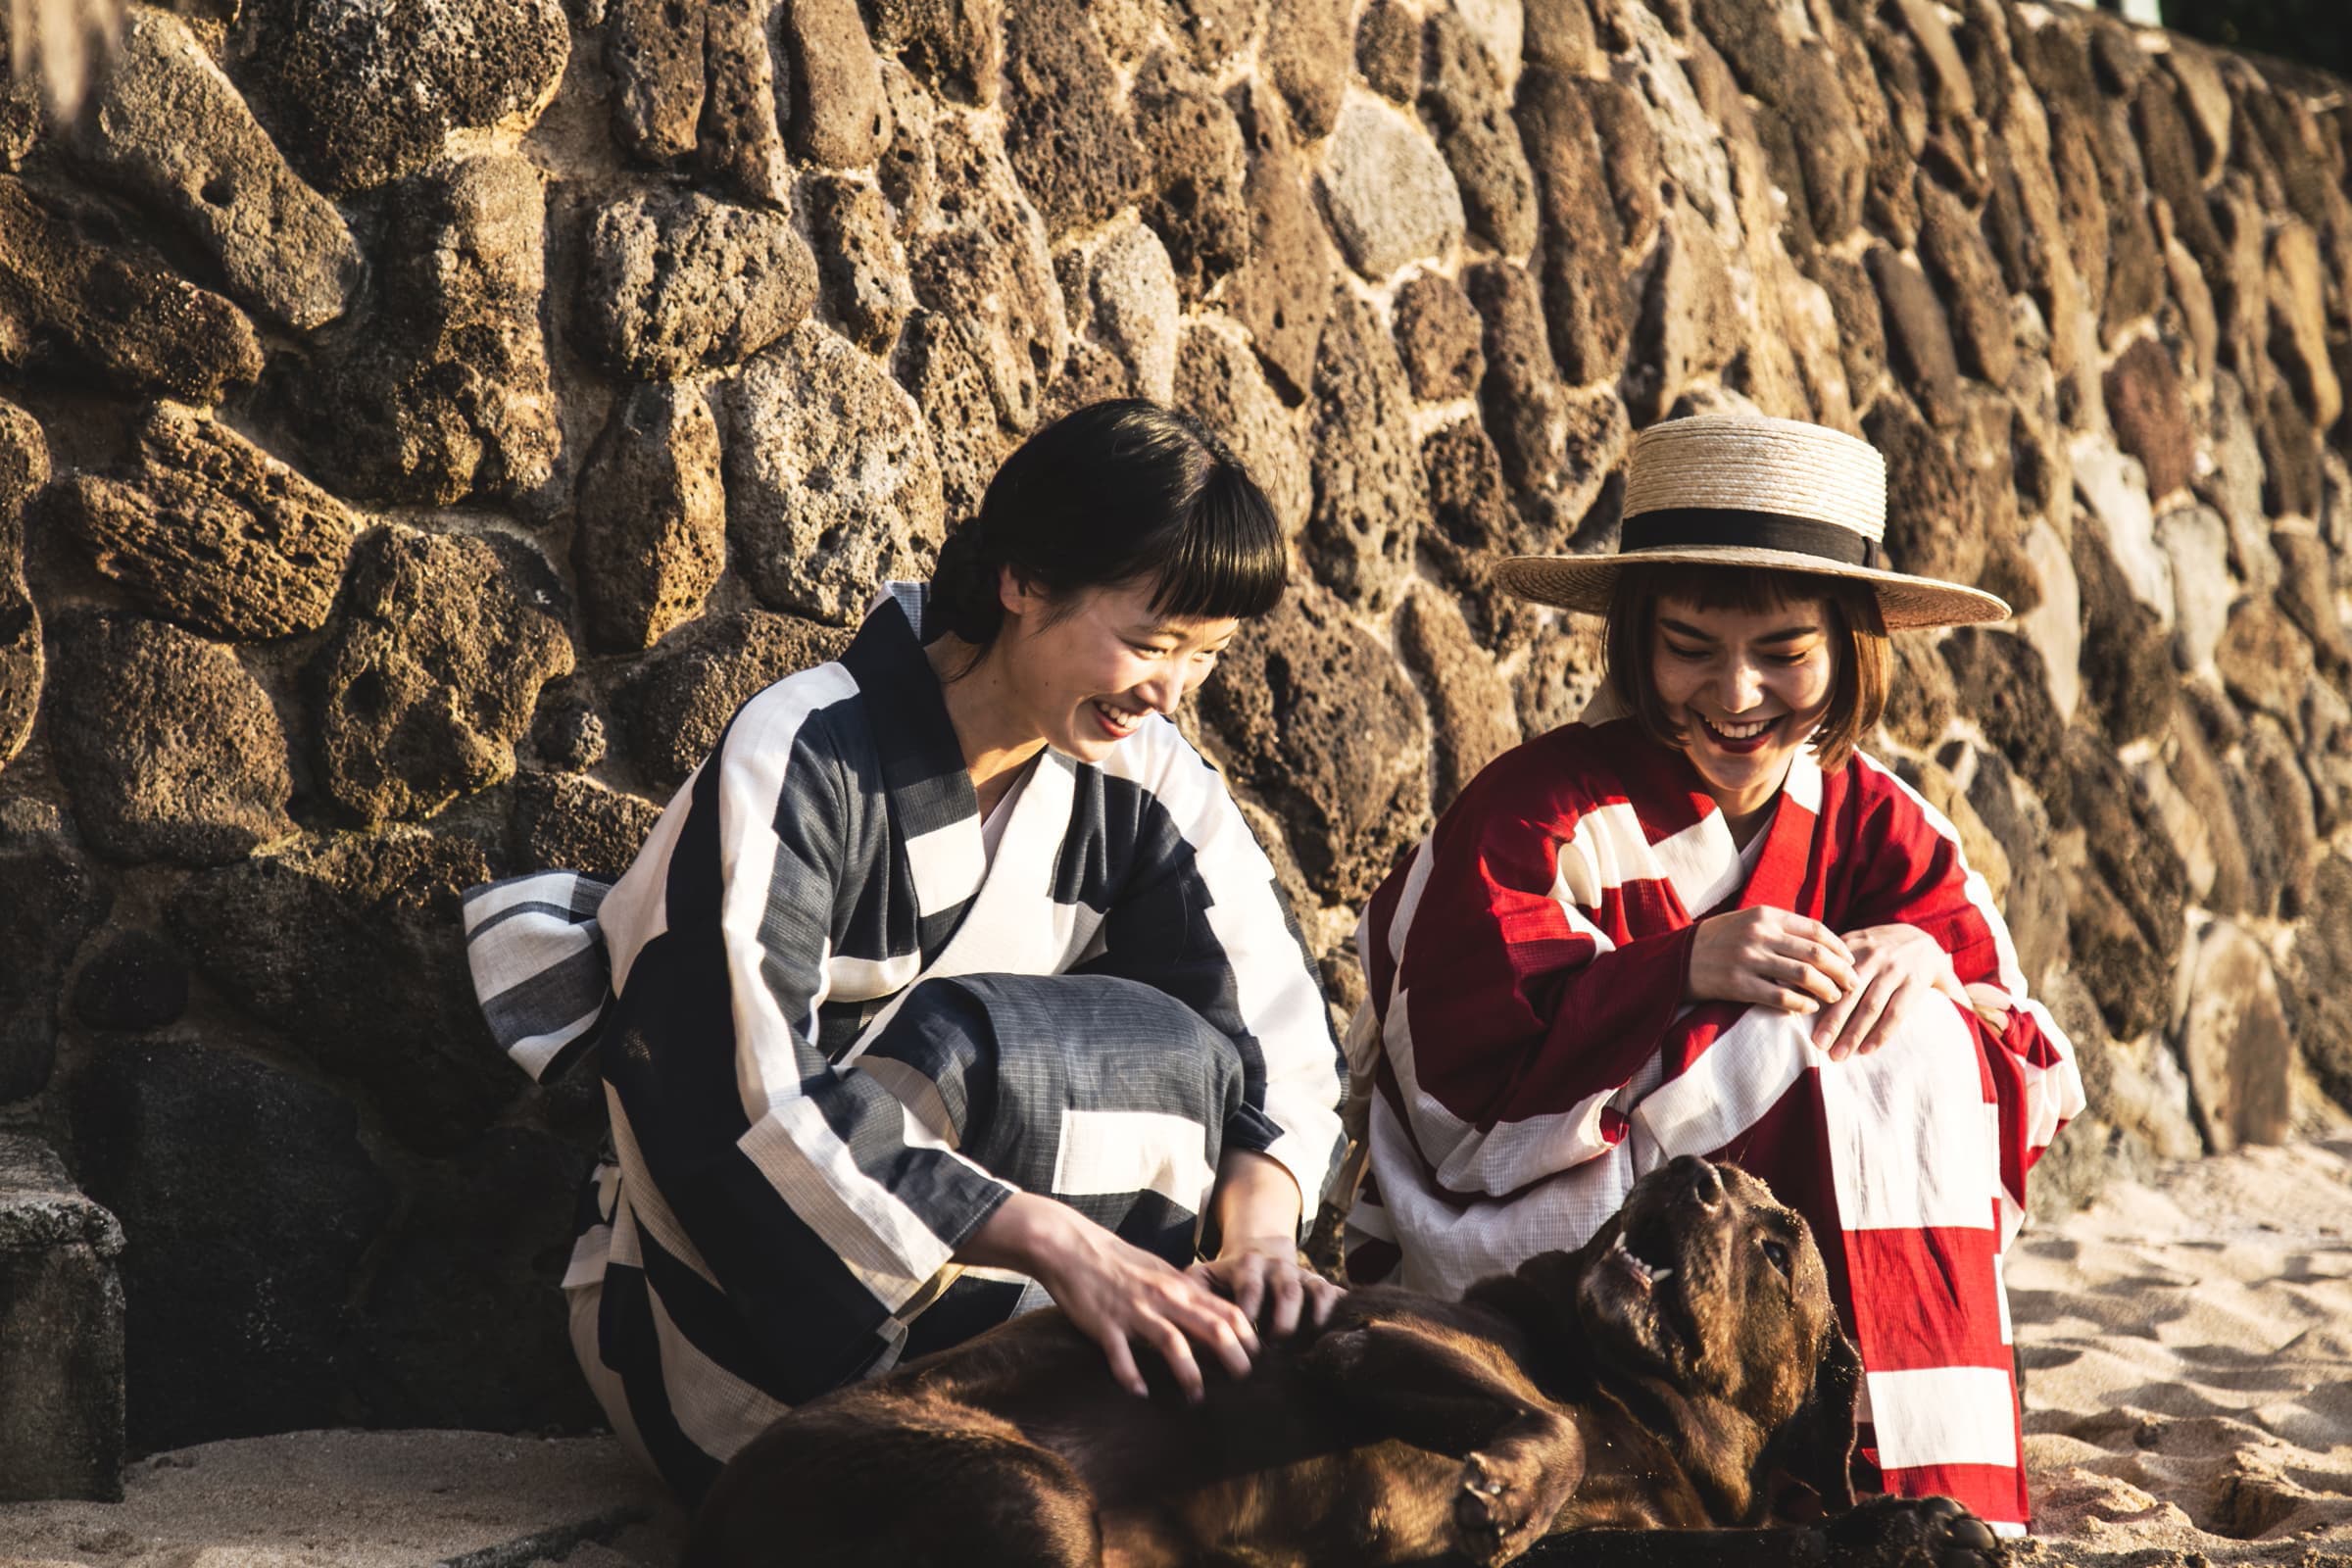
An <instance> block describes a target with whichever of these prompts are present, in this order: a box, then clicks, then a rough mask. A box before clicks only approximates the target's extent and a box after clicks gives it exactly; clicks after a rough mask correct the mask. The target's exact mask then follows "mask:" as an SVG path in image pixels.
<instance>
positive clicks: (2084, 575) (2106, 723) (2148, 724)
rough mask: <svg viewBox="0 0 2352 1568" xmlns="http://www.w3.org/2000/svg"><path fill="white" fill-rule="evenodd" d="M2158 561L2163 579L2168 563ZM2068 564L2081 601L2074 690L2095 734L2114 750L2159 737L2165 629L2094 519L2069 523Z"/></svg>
mask: <svg viewBox="0 0 2352 1568" xmlns="http://www.w3.org/2000/svg"><path fill="white" fill-rule="evenodd" d="M2159 559H2160V560H2165V561H2166V569H2167V571H2168V573H2169V571H2170V562H2169V558H2164V557H2162V556H2161V555H2160V556H2159ZM2074 565H2075V580H2076V582H2077V583H2078V584H2079V585H2080V588H2081V591H2082V689H2083V693H2084V695H2085V696H2087V697H2088V698H2089V699H2090V703H2091V707H2092V708H2093V709H2094V710H2095V711H2096V712H2097V714H2098V719H2099V726H2100V728H2101V729H2102V730H2103V731H2104V732H2105V733H2106V735H2107V738H2108V740H2109V741H2110V742H2111V743H2112V744H2114V745H2116V746H2123V745H2125V744H2127V743H2129V742H2131V741H2134V740H2137V739H2139V738H2141V737H2142V736H2148V735H2155V734H2159V733H2161V732H2162V730H2163V728H2164V726H2165V725H2166V724H2167V723H2168V722H2169V721H2170V719H2171V716H2172V711H2173V690H2174V686H2175V684H2176V681H2175V677H2174V674H2173V659H2172V641H2173V640H2172V637H2171V635H2170V630H2171V629H2170V628H2169V627H2168V626H2166V624H2165V623H2164V620H2163V619H2162V618H2161V617H2160V616H2158V615H2157V613H2156V612H2155V611H2153V610H2151V609H2149V608H2148V606H2147V605H2145V604H2143V603H2142V602H2141V601H2140V600H2139V599H2138V598H2137V597H2136V596H2135V595H2134V594H2133V593H2132V590H2131V584H2130V583H2129V582H2128V581H2126V579H2125V576H2124V572H2123V570H2122V568H2121V567H2120V566H2118V564H2116V560H2115V557H2114V555H2113V554H2111V553H2110V551H2109V549H2108V541H2107V536H2106V530H2105V529H2104V528H2103V527H2101V525H2100V524H2099V521H2098V519H2097V518H2095V517H2078V518H2076V519H2075V544H2074Z"/></svg>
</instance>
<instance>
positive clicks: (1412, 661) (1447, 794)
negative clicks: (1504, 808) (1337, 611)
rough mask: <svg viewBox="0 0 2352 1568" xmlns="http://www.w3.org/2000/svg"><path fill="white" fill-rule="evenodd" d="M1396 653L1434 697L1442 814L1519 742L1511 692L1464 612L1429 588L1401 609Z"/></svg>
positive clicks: (1434, 799)
mask: <svg viewBox="0 0 2352 1568" xmlns="http://www.w3.org/2000/svg"><path fill="white" fill-rule="evenodd" d="M1448 597H1449V596H1448ZM1397 652H1398V653H1399V654H1400V655H1402V656H1403V659H1404V663H1405V667H1406V668H1408V669H1410V670H1411V671H1412V672H1413V674H1414V675H1415V676H1416V677H1418V678H1419V680H1420V682H1421V689H1422V690H1423V691H1424V692H1425V693H1427V694H1428V697H1429V716H1430V724H1431V728H1432V730H1433V731H1434V735H1433V742H1434V750H1435V751H1436V754H1437V755H1436V758H1435V765H1434V768H1433V771H1432V776H1431V798H1430V807H1431V809H1433V810H1437V811H1444V810H1445V809H1446V808H1447V807H1448V806H1450V805H1452V804H1453V799H1454V797H1455V796H1457V795H1459V794H1461V792H1462V786H1463V785H1465V784H1467V783H1469V782H1470V780H1471V779H1472V778H1473V777H1475V776H1476V775H1477V773H1478V770H1479V769H1480V768H1482V767H1484V766H1486V765H1487V764H1488V763H1489V762H1491V761H1493V760H1495V758H1497V757H1499V756H1501V755H1502V754H1503V753H1504V752H1507V751H1509V750H1510V749H1511V748H1512V747H1514V746H1516V745H1518V744H1519V741H1520V733H1519V717H1518V714H1517V713H1516V712H1515V711H1513V709H1512V706H1511V689H1510V686H1509V685H1508V684H1507V683H1506V682H1505V681H1504V680H1503V678H1502V676H1501V674H1500V673H1499V672H1497V671H1496V669H1495V665H1494V662H1492V661H1491V660H1490V659H1489V658H1488V656H1487V654H1486V651H1485V650H1483V649H1481V648H1480V647H1479V646H1478V642H1477V639H1475V638H1474V637H1472V636H1471V634H1470V627H1469V625H1468V624H1467V623H1466V622H1465V621H1464V620H1463V619H1462V614H1461V612H1460V611H1458V610H1456V609H1455V608H1454V607H1453V605H1452V604H1451V603H1449V602H1447V598H1442V597H1441V596H1440V595H1438V594H1436V593H1433V592H1432V591H1430V590H1429V589H1428V588H1426V587H1424V588H1417V589H1415V590H1414V591H1413V592H1412V593H1410V594H1407V595H1406V596H1405V598H1404V602H1403V604H1402V605H1401V606H1400V607H1399V608H1398V609H1397Z"/></svg>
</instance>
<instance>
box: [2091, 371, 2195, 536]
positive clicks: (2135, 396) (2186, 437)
mask: <svg viewBox="0 0 2352 1568" xmlns="http://www.w3.org/2000/svg"><path fill="white" fill-rule="evenodd" d="M2104 384H2105V387H2106V392H2107V417H2108V418H2109V419H2111V420H2112V421H2113V422H2114V426H2115V439H2116V443H2117V444H2118V445H2119V446H2121V447H2122V448H2123V449H2124V450H2125V451H2126V452H2128V453H2130V454H2131V456H2132V457H2134V458H2137V459H2138V460H2139V464H2140V466H2141V467H2142V468H2143V469H2145V470H2146V474H2147V486H2148V493H2149V495H2150V496H2152V497H2155V498H2156V499H2158V500H2162V499H2163V498H2164V497H2166V496H2169V495H2171V494H2173V493H2174V492H2175V491H2177V490H2180V489H2184V488H2185V487H2186V486H2187V484H2188V481H2189V475H2190V460H2191V459H2192V458H2193V457H2194V456H2195V455H2196V445H2195V438H2194V437H2193V436H2192V435H2191V434H2190V433H2189V426H2188V408H2187V405H2186V404H2185V403H2184V402H2183V401H2182V399H2181V395H2180V374H2179V372H2177V371H2176V370H2175V369H2174V368H2173V361H2172V356H2170V355H2168V354H2166V353H2165V352H2164V346H2163V345H2162V344H2160V343H2158V342H2157V341H2156V340H2155V339H2154V338H2146V337H2143V338H2140V339H2138V340H2136V341H2135V342H2133V343H2132V345H2131V347H2130V348H2128V349H2126V350H2125V351H2124V352H2123V353H2122V354H2120V355H2118V356H2117V357H2116V361H2115V363H2114V364H2113V365H2112V366H2110V367H2108V369H2107V374H2106V377H2105V383H2104Z"/></svg>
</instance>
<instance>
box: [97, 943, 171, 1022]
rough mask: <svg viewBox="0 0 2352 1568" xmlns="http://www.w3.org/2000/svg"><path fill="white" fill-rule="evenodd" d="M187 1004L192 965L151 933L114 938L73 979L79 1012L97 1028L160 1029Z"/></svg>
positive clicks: (169, 944) (168, 944) (169, 945)
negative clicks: (190, 966)
mask: <svg viewBox="0 0 2352 1568" xmlns="http://www.w3.org/2000/svg"><path fill="white" fill-rule="evenodd" d="M187 1005H188V966H187V964H186V962H185V961H184V960H182V959H181V957H180V956H179V953H178V951H177V950H176V949H174V948H173V947H172V944H171V943H169V942H167V941H165V940H164V939H163V938H162V937H159V936H157V935H156V934H155V933H154V932H152V931H145V930H130V931H124V932H122V933H120V934H118V935H117V936H115V937H114V938H113V939H112V940H111V941H109V942H108V943H107V944H106V946H105V947H103V948H101V949H99V950H98V953H97V956H94V957H93V958H91V959H90V961H89V962H88V963H85V964H83V965H82V968H81V973H80V974H79V975H77V976H75V977H74V980H73V1016H74V1017H76V1018H78V1019H80V1020H81V1021H82V1022H83V1023H85V1024H88V1025H89V1026H90V1027H91V1028H93V1029H122V1030H136V1029H160V1028H162V1027H163V1026H164V1025H166V1024H171V1023H177V1022H178V1021H179V1015H180V1014H181V1013H182V1012H184V1011H185V1010H186V1009H187Z"/></svg>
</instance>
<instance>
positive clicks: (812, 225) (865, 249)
mask: <svg viewBox="0 0 2352 1568" xmlns="http://www.w3.org/2000/svg"><path fill="white" fill-rule="evenodd" d="M807 196H808V200H809V233H810V235H811V237H813V239H814V240H815V242H816V271H817V276H818V277H819V279H821V280H822V282H823V285H824V296H825V304H826V306H827V307H828V308H829V309H830V310H831V311H832V313H833V319H835V320H837V321H839V322H840V323H841V329H842V331H844V332H845V333H847V334H848V335H849V339H850V341H851V342H853V343H855V344H857V345H858V347H859V348H861V349H863V350H865V351H866V352H867V353H868V354H881V355H888V354H889V353H890V351H891V348H892V346H893V345H894V344H896V343H897V342H898V340H899V329H900V328H901V327H903V326H905V325H906V324H907V315H908V314H909V313H910V312H911V311H913V309H914V290H913V288H912V287H911V286H910V285H909V284H908V283H907V250H906V247H905V246H904V245H903V244H901V243H900V241H899V237H898V235H897V234H896V233H894V232H893V231H892V229H891V214H890V204H889V203H888V202H887V201H884V200H883V199H882V193H881V192H880V191H878V190H876V189H875V188H874V187H873V186H871V185H868V184H865V183H862V182H861V181H858V180H854V179H848V178H844V177H841V176H839V175H820V176H817V177H816V178H814V179H812V180H811V181H810V182H809V186H808V188H807Z"/></svg>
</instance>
